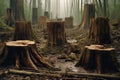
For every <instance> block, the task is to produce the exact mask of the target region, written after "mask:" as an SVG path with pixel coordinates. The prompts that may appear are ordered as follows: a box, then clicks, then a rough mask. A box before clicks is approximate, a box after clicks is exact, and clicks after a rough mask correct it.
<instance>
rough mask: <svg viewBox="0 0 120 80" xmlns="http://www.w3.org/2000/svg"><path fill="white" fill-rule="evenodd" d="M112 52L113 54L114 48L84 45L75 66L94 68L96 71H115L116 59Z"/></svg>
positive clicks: (116, 69)
mask: <svg viewBox="0 0 120 80" xmlns="http://www.w3.org/2000/svg"><path fill="white" fill-rule="evenodd" d="M112 54H114V48H107V47H105V46H103V45H90V46H85V50H84V51H83V53H81V57H80V60H79V62H78V63H77V64H76V66H82V67H84V68H85V69H87V70H96V71H97V72H98V73H107V72H117V71H118V68H117V66H116V63H117V61H116V59H115V58H113V56H112Z"/></svg>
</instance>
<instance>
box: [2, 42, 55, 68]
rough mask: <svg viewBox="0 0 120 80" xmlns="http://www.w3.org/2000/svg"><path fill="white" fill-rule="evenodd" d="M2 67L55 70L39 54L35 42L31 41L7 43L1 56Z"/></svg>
mask: <svg viewBox="0 0 120 80" xmlns="http://www.w3.org/2000/svg"><path fill="white" fill-rule="evenodd" d="M0 66H5V67H6V66H16V67H17V68H24V67H27V68H32V69H35V70H38V68H39V67H49V68H53V67H52V65H51V64H49V63H48V62H47V61H46V60H45V59H44V58H43V56H42V55H40V54H39V52H38V50H37V47H36V45H35V42H34V41H30V40H17V41H9V42H6V45H5V47H4V50H3V52H2V54H1V55H0Z"/></svg>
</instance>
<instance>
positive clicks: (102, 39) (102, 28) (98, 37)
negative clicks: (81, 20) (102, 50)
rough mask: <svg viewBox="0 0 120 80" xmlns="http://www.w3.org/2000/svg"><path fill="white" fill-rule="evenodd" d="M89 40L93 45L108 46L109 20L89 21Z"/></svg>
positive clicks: (109, 38)
mask: <svg viewBox="0 0 120 80" xmlns="http://www.w3.org/2000/svg"><path fill="white" fill-rule="evenodd" d="M89 39H90V41H91V43H95V44H110V43H111V37H110V26H109V19H108V18H103V17H98V18H96V19H91V24H90V31H89Z"/></svg>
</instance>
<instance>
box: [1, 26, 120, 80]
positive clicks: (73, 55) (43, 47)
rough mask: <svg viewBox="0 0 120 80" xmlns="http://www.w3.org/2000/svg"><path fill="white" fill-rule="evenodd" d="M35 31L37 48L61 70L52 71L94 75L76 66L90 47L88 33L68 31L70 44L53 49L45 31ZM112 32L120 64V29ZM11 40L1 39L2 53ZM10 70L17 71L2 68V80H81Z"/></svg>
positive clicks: (67, 36)
mask: <svg viewBox="0 0 120 80" xmlns="http://www.w3.org/2000/svg"><path fill="white" fill-rule="evenodd" d="M33 30H34V33H35V35H36V37H37V39H38V41H39V43H37V47H38V50H39V52H40V54H42V55H43V56H44V57H45V58H46V59H47V60H48V61H49V62H50V63H51V64H53V65H54V67H55V68H59V69H61V70H60V71H52V72H53V73H62V74H63V73H64V74H67V73H69V72H71V73H74V74H77V73H93V72H89V71H86V70H85V69H83V68H82V67H75V66H74V65H75V64H76V63H77V62H78V60H79V56H80V53H81V52H82V49H83V47H84V46H85V45H89V41H88V39H87V37H88V33H87V32H84V31H79V30H77V29H67V30H66V38H67V42H68V43H66V44H65V45H63V46H56V47H52V48H51V47H50V46H47V39H46V38H47V35H46V33H45V31H43V30H40V29H38V28H33ZM111 32H112V33H111V36H112V44H111V46H113V47H115V48H116V53H117V60H118V62H119V64H120V29H113V30H112V31H111ZM10 34H11V33H10ZM0 35H1V34H0ZM9 38H10V39H11V38H12V36H10V35H9V34H6V36H5V39H4V37H3V36H2V37H1V38H0V39H1V42H0V52H1V51H2V47H3V46H4V42H5V41H8V39H9ZM2 39H3V40H2ZM119 67H120V66H119ZM10 69H15V68H14V67H11V68H0V80H81V79H78V78H76V77H78V76H77V75H75V76H76V77H75V76H73V77H71V76H69V77H68V76H67V77H66V76H64V75H62V77H58V76H59V75H56V74H54V75H52V76H46V75H44V76H41V75H28V74H24V73H23V74H13V73H10V72H9V70H10ZM24 71H26V72H27V71H29V70H24ZM33 72H34V73H36V71H33ZM46 72H47V73H46ZM39 73H45V74H52V73H51V70H48V69H44V70H42V69H40V71H39ZM94 73H95V72H94ZM108 74H113V73H108ZM116 74H118V73H116ZM69 78H71V79H69ZM73 78H74V79H73ZM83 80H87V79H86V77H85V78H83ZM91 80H92V79H91ZM100 80H102V79H100Z"/></svg>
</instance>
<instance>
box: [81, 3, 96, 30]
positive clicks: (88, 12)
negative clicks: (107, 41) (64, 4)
mask: <svg viewBox="0 0 120 80" xmlns="http://www.w3.org/2000/svg"><path fill="white" fill-rule="evenodd" d="M94 17H95V5H94V4H85V5H84V12H83V18H82V21H81V23H80V25H79V28H80V29H89V26H90V19H92V18H94Z"/></svg>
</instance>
